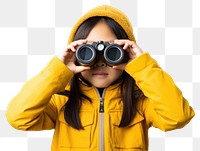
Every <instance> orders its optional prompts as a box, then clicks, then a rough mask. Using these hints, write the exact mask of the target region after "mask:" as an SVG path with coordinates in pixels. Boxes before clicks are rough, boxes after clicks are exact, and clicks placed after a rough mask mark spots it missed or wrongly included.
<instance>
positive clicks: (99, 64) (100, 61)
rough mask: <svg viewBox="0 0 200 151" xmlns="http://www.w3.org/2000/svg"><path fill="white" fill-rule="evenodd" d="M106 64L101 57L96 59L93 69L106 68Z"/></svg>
mask: <svg viewBox="0 0 200 151" xmlns="http://www.w3.org/2000/svg"><path fill="white" fill-rule="evenodd" d="M106 66H107V64H106V62H105V60H104V59H103V57H100V56H99V57H98V58H97V61H96V63H95V64H94V67H106Z"/></svg>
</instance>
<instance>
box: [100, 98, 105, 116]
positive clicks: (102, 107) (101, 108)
mask: <svg viewBox="0 0 200 151" xmlns="http://www.w3.org/2000/svg"><path fill="white" fill-rule="evenodd" d="M99 112H100V113H104V102H103V98H100V108H99Z"/></svg>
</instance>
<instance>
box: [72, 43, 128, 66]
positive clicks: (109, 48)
mask: <svg viewBox="0 0 200 151" xmlns="http://www.w3.org/2000/svg"><path fill="white" fill-rule="evenodd" d="M97 55H103V57H104V59H105V61H106V63H107V64H108V65H109V66H114V65H118V64H121V63H124V62H127V61H128V56H127V55H126V53H125V52H124V50H123V49H122V47H121V46H119V45H117V44H110V43H109V42H103V41H98V42H93V43H92V44H83V45H81V46H79V47H78V48H77V51H76V59H77V61H78V63H79V64H80V65H83V66H92V65H93V64H94V63H95V62H96V60H97Z"/></svg>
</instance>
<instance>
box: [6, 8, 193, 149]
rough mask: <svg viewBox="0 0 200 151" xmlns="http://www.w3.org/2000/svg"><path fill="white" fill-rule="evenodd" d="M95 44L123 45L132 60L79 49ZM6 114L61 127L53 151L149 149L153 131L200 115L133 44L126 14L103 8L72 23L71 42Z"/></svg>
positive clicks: (20, 121) (21, 123)
mask: <svg viewBox="0 0 200 151" xmlns="http://www.w3.org/2000/svg"><path fill="white" fill-rule="evenodd" d="M97 41H105V42H110V43H115V44H117V45H119V46H121V47H122V48H123V51H125V53H126V54H127V55H128V61H127V62H125V63H121V64H119V65H114V66H109V65H108V64H107V63H106V61H105V58H104V57H103V56H102V55H98V56H97V60H96V62H95V63H94V64H93V65H92V66H81V65H78V64H77V61H76V56H75V52H76V51H77V48H78V47H79V46H81V45H83V44H91V43H93V42H97ZM6 115H7V119H8V121H9V123H10V124H11V125H12V126H13V127H14V128H16V129H20V130H27V131H32V130H47V129H55V132H54V136H53V141H52V149H51V150H52V151H98V150H100V151H104V150H106V151H112V150H116V151H117V150H132V151H136V150H137V151H147V150H148V129H149V128H150V127H151V126H154V127H157V128H159V129H161V130H163V131H168V130H173V129H177V128H182V127H183V126H185V125H186V124H187V123H188V122H189V121H190V120H191V118H192V117H193V116H194V111H193V109H192V108H191V107H190V106H189V104H188V102H187V100H186V99H185V98H184V97H183V96H182V93H181V91H180V90H179V89H178V88H177V87H176V85H175V84H174V82H173V80H172V78H171V77H170V76H169V75H168V74H167V73H166V72H164V71H163V70H162V69H161V68H160V67H159V65H158V64H157V62H156V61H155V60H154V59H152V58H151V57H150V55H149V54H148V53H143V51H142V50H141V48H139V47H138V46H137V44H136V42H135V38H134V35H133V31H132V26H131V24H130V22H129V20H128V18H127V17H126V16H125V15H124V14H123V13H122V12H121V11H119V10H117V9H115V8H113V7H111V6H99V7H96V8H94V9H92V10H91V11H89V12H88V13H86V14H85V15H84V16H82V17H81V18H80V19H79V20H78V22H77V23H76V24H75V26H74V27H73V29H72V31H71V34H70V36H69V41H68V45H67V46H66V48H65V50H64V51H63V52H62V53H61V55H59V56H58V57H56V56H55V57H54V58H53V59H52V60H51V61H50V62H49V64H48V65H47V66H46V68H45V69H43V70H42V71H41V72H40V73H39V74H38V75H37V76H35V77H33V78H32V79H31V80H29V81H28V82H27V83H26V84H25V85H24V86H23V88H22V90H21V91H20V92H19V94H18V95H17V96H15V97H14V98H13V100H12V101H11V102H10V104H9V106H8V109H7V114H6Z"/></svg>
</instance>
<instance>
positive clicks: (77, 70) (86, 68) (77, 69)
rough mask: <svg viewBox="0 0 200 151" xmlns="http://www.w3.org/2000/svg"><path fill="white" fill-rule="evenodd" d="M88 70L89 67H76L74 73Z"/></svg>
mask: <svg viewBox="0 0 200 151" xmlns="http://www.w3.org/2000/svg"><path fill="white" fill-rule="evenodd" d="M90 69H91V67H89V66H77V67H76V70H75V73H79V72H83V71H86V70H90Z"/></svg>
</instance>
